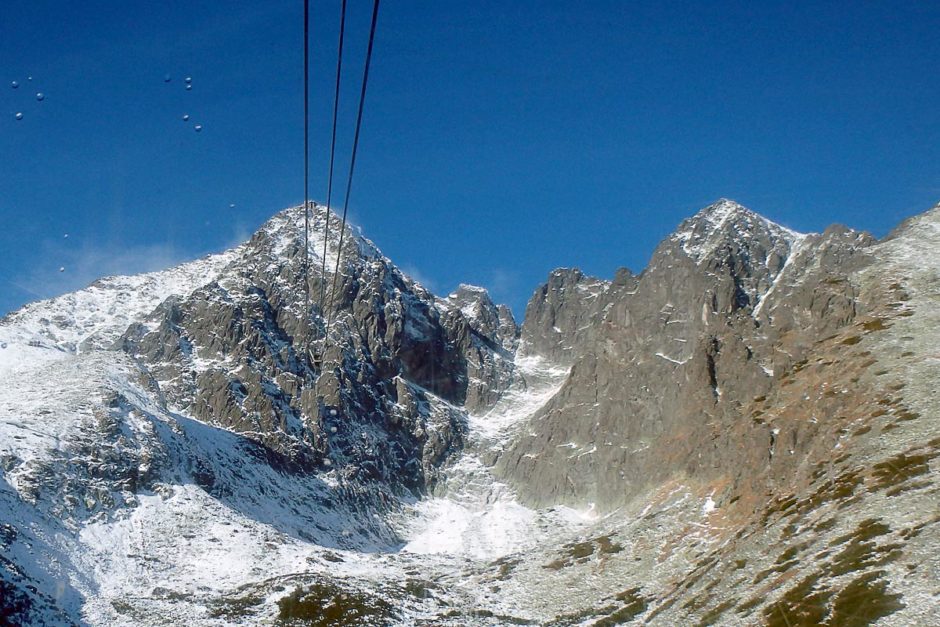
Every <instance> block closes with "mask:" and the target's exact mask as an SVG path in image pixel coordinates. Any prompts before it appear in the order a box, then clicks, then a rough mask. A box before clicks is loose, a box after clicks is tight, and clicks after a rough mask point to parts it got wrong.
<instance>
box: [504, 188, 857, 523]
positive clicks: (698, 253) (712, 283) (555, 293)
mask: <svg viewBox="0 0 940 627" xmlns="http://www.w3.org/2000/svg"><path fill="white" fill-rule="evenodd" d="M873 242H874V240H873V238H871V237H870V236H868V235H866V234H863V233H857V232H854V231H851V230H849V229H845V228H832V229H829V230H827V231H826V232H825V233H823V234H822V235H808V236H804V235H801V234H798V233H795V232H792V231H789V230H788V229H785V228H783V227H780V226H779V225H776V224H774V223H772V222H769V221H768V220H766V219H764V218H762V217H760V216H758V215H757V214H754V213H752V212H751V211H749V210H747V209H745V208H743V207H741V206H740V205H737V204H736V203H733V202H731V201H725V200H723V201H720V202H718V203H716V204H714V205H711V206H709V207H707V208H705V209H703V210H702V211H701V212H699V213H698V214H697V215H696V216H695V217H693V218H691V219H689V220H687V221H685V222H683V223H682V224H681V225H680V227H679V229H678V230H677V232H676V233H675V234H674V235H672V236H670V237H669V238H667V239H666V240H665V241H663V242H662V243H661V244H660V245H659V247H658V248H657V249H656V251H655V252H654V254H653V258H652V260H651V262H650V265H649V267H648V268H647V269H646V270H645V271H644V272H643V273H642V274H641V275H640V276H639V277H632V276H630V275H627V274H624V275H622V276H619V277H618V279H617V280H615V281H614V282H613V283H610V284H605V283H603V282H600V281H597V280H590V279H585V278H584V277H583V276H582V275H581V274H580V273H579V272H576V271H556V272H555V273H553V274H552V275H551V277H550V278H549V283H548V284H547V285H546V286H544V287H543V288H541V289H540V290H537V291H536V294H535V296H534V297H533V299H532V301H531V302H530V304H529V308H528V311H529V312H530V313H531V314H532V318H529V317H528V316H527V318H526V321H525V323H524V325H523V329H522V339H523V346H524V347H525V349H526V350H533V351H540V352H541V354H543V355H545V356H546V357H549V358H552V359H557V360H559V361H561V362H562V363H565V362H568V361H570V362H571V364H572V365H571V372H570V375H569V377H568V380H567V381H566V383H565V385H564V386H563V387H562V389H561V390H560V391H559V393H558V394H557V395H556V396H555V397H554V398H552V399H551V401H549V402H548V403H547V404H546V405H545V407H544V408H543V409H542V410H541V411H540V412H539V413H538V414H537V415H536V416H535V418H534V419H533V420H532V424H531V425H530V428H529V429H528V430H527V431H526V433H525V434H523V435H521V436H520V437H519V438H518V439H517V440H516V441H514V442H513V443H512V444H511V446H510V447H509V448H508V449H507V450H506V452H505V453H504V454H502V455H501V457H500V459H499V461H498V465H497V467H498V469H499V471H500V472H501V474H502V475H503V476H505V477H506V478H507V479H509V480H510V481H511V482H512V483H513V484H514V485H516V486H517V487H518V488H519V490H520V492H521V494H522V495H524V498H525V499H526V500H527V501H528V502H530V503H532V504H535V505H548V504H557V503H564V504H570V505H585V504H587V503H594V504H596V506H597V507H598V508H602V509H609V508H614V507H617V506H618V505H621V504H623V503H626V502H628V501H629V500H630V498H631V497H633V496H634V495H636V494H637V493H639V492H640V491H642V490H644V489H647V488H648V487H649V486H651V485H657V484H658V483H661V482H663V481H665V480H667V479H668V478H669V477H670V476H673V475H675V474H681V473H688V474H692V475H696V476H708V475H710V474H714V473H716V472H719V471H722V472H723V471H724V470H725V469H727V467H728V466H729V465H733V464H736V463H737V459H738V456H739V450H738V449H737V447H738V446H739V444H740V443H739V442H737V441H731V440H721V439H719V441H717V442H716V443H715V445H714V446H710V447H703V446H702V445H701V444H702V442H707V441H709V442H710V441H713V440H714V439H715V434H721V433H725V432H729V431H730V430H731V428H732V426H733V425H735V424H738V423H740V422H742V421H743V420H745V418H746V416H742V415H741V414H740V409H739V408H740V406H741V404H742V403H744V402H746V401H749V400H750V399H751V398H753V397H755V396H760V395H762V394H766V393H767V391H768V390H769V389H770V388H771V387H772V386H774V385H775V373H778V375H779V373H782V372H785V371H786V370H788V369H789V368H790V367H792V365H793V364H794V363H796V362H799V361H800V360H801V359H803V356H804V354H805V352H806V351H807V350H808V348H809V347H810V346H812V345H813V344H814V343H815V342H817V341H818V340H820V339H823V338H824V337H827V336H829V335H831V334H832V333H833V332H835V331H836V330H838V329H839V328H842V327H844V326H845V325H847V324H849V323H850V322H851V321H852V320H854V319H855V318H856V316H857V315H858V313H859V311H858V310H859V308H864V307H865V304H864V303H862V302H859V301H858V300H857V298H856V288H855V287H853V284H852V278H851V277H852V274H853V272H855V271H856V270H858V268H859V267H861V266H863V265H864V264H865V263H866V256H865V250H866V248H867V247H868V246H870V245H871V244H872V243H873ZM581 286H583V287H581ZM559 321H560V324H561V326H559ZM555 327H557V328H558V331H555ZM552 332H555V336H557V337H558V338H565V340H564V341H562V342H554V343H553V342H552V341H551V340H552V338H553V336H552V335H551V333H552ZM566 342H567V343H566ZM745 439H747V440H749V441H751V442H754V443H763V444H759V446H760V447H761V448H764V447H765V445H768V444H769V441H770V439H771V434H770V432H769V430H768V429H766V428H763V427H761V426H758V425H755V426H754V428H753V429H752V430H751V432H750V433H748V434H747V435H746V436H745Z"/></svg>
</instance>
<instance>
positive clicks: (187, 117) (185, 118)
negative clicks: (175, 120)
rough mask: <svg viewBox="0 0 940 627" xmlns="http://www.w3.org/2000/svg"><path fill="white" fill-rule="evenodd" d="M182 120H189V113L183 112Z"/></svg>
mask: <svg viewBox="0 0 940 627" xmlns="http://www.w3.org/2000/svg"><path fill="white" fill-rule="evenodd" d="M183 121H184V122H189V114H188V113H184V114H183Z"/></svg>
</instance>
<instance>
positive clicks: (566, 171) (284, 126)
mask: <svg viewBox="0 0 940 627" xmlns="http://www.w3.org/2000/svg"><path fill="white" fill-rule="evenodd" d="M797 4H798V5H799V6H794V5H797ZM3 5H4V6H3V19H2V20H0V219H2V228H0V246H2V250H3V254H2V255H0V314H2V313H4V312H7V311H9V310H11V309H14V308H17V307H19V306H21V305H22V304H24V303H25V302H27V301H30V300H34V299H36V298H39V297H48V296H52V295H55V294H57V293H61V292H63V291H67V290H70V289H76V288H80V287H82V286H84V285H85V284H87V283H88V282H90V281H91V280H93V279H94V278H96V277H97V276H100V275H104V274H112V273H128V272H139V271H143V270H153V269H158V268H162V267H165V266H167V265H169V264H171V263H174V262H176V261H182V260H185V259H189V258H192V257H196V256H199V255H201V254H205V253H207V252H212V251H218V250H221V249H223V248H225V247H226V246H229V245H231V244H233V243H236V242H238V241H240V240H241V239H244V238H245V237H247V235H248V234H250V232H252V231H253V230H254V229H255V228H257V226H258V225H260V224H261V223H262V222H263V221H264V220H265V219H266V218H267V217H269V216H270V215H271V214H273V213H275V212H276V211H278V210H280V209H282V208H284V207H286V206H288V205H291V204H297V203H299V202H300V201H301V200H302V197H303V187H302V178H301V177H302V135H301V130H302V100H301V94H302V91H301V90H302V65H301V63H302V57H301V51H302V48H301V46H302V22H301V20H302V10H303V9H302V7H303V4H302V2H300V0H291V1H289V2H286V1H283V0H265V2H257V1H254V0H252V1H239V0H232V1H226V2H220V1H217V0H214V1H201V2H193V1H188V2H183V1H167V2H148V3H143V2H118V1H117V0H112V1H109V2H104V1H93V0H92V1H89V2H82V3H74V2H65V1H64V0H63V1H59V2H50V1H42V0H4V3H3ZM370 8H371V3H370V2H367V1H366V0H350V1H349V14H350V17H349V19H350V24H349V27H350V28H349V31H348V35H347V42H348V50H349V51H350V55H349V57H348V58H347V60H346V67H347V68H348V70H349V72H347V74H346V78H347V79H348V80H347V81H346V82H345V83H344V94H343V95H344V98H345V107H344V108H343V110H342V116H343V117H344V119H346V120H347V121H348V122H347V123H346V124H345V125H344V126H342V127H341V128H340V133H341V146H340V150H341V153H340V154H341V160H340V162H339V163H340V167H339V171H340V172H341V173H342V172H344V171H345V167H346V165H345V164H346V163H347V161H346V159H348V149H349V144H350V142H351V137H352V128H351V124H350V122H352V120H353V119H354V115H355V110H354V106H355V102H354V99H355V95H356V94H357V91H358V81H359V80H360V71H361V61H362V57H363V54H364V50H365V44H366V35H367V28H368V20H369V17H370ZM312 11H313V18H314V25H313V33H314V36H315V37H316V41H315V42H314V44H313V49H312V55H313V57H312V67H313V72H314V74H313V77H312V87H313V93H312V112H311V113H312V118H311V123H312V133H313V135H312V140H311V141H312V147H313V152H312V155H311V158H312V177H313V178H312V184H311V185H312V190H313V192H312V195H313V197H314V198H317V199H321V200H322V199H323V198H324V197H325V195H326V194H325V189H326V185H325V173H326V166H327V159H326V157H327V155H326V151H327V148H328V140H329V136H328V133H329V129H328V126H327V124H328V120H329V115H330V106H331V91H330V90H331V81H332V80H333V79H332V75H331V73H332V71H333V68H332V65H333V62H334V60H333V56H334V54H335V36H336V28H337V22H338V11H339V2H338V1H337V0H331V1H329V2H325V1H321V0H312ZM937 32H940V3H936V2H845V3H839V2H820V3H816V2H813V3H791V2H781V3H774V2H708V3H705V2H701V3H686V2H649V3H638V2H636V3H635V2H601V1H597V2H578V3H573V2H556V1H546V0H543V1H538V2H536V1H520V2H511V3H510V2H504V1H501V2H497V1H492V2H491V1H486V0H475V1H474V2H449V1H442V2H431V1H425V2H413V1H407V0H386V1H385V2H384V3H383V6H382V12H381V15H380V17H379V26H378V34H377V38H376V48H375V57H374V60H373V68H372V75H371V79H370V86H369V95H368V100H367V103H366V112H365V121H364V126H363V131H362V140H361V146H360V155H359V162H358V164H357V174H356V180H355V183H354V189H353V195H352V201H351V213H352V216H353V218H354V220H355V221H356V222H357V223H358V224H360V225H361V226H362V227H363V229H364V231H365V233H366V235H367V236H369V237H370V238H372V239H373V240H374V241H375V242H376V243H377V244H378V245H379V247H380V248H382V250H383V251H384V252H385V254H386V255H388V256H389V257H391V258H392V259H393V260H394V261H395V262H396V263H398V264H399V265H400V266H401V267H402V268H404V269H405V270H406V271H409V272H411V273H412V274H414V275H416V276H417V277H418V278H419V279H420V280H422V281H424V282H426V283H427V284H428V285H429V286H430V287H431V288H432V289H434V290H435V291H437V292H439V293H446V292H448V291H450V290H451V289H453V288H454V287H455V286H456V285H457V284H458V283H460V282H470V283H476V284H480V285H483V286H486V287H488V288H489V289H490V290H491V292H492V293H493V295H494V297H495V298H496V299H497V300H501V301H504V302H507V303H509V304H510V305H511V306H512V307H513V308H514V309H515V311H516V313H517V314H521V313H522V311H523V309H524V306H525V302H526V300H527V299H528V297H529V295H530V294H531V293H532V291H533V290H534V289H535V287H536V286H537V284H538V283H539V282H541V281H543V280H544V278H545V276H546V275H547V274H548V272H549V271H550V270H552V269H553V268H555V267H558V266H577V267H580V268H582V269H583V270H584V271H586V272H588V273H591V274H595V275H599V276H602V277H611V276H612V275H613V273H614V271H615V269H616V268H617V267H619V266H627V267H630V268H631V269H633V270H635V271H639V270H641V269H642V268H643V267H644V266H645V264H646V262H647V260H648V258H649V255H650V253H651V251H652V249H653V248H654V246H655V245H656V243H657V242H658V241H659V240H660V239H661V238H662V237H664V236H665V235H667V234H668V233H669V232H671V231H672V230H673V229H674V228H675V226H676V225H677V224H678V223H679V222H680V221H681V220H682V219H683V218H685V217H687V216H689V215H691V214H692V213H694V212H695V211H697V210H698V209H700V208H701V207H703V206H704V205H706V204H708V203H709V202H711V201H713V200H715V199H717V198H719V197H730V198H734V199H735V200H738V201H739V202H741V203H743V204H745V205H747V206H749V207H751V208H752V209H754V210H756V211H758V212H760V213H763V214H764V215H766V216H768V217H770V218H771V219H774V220H776V221H778V222H781V223H783V224H785V225H786V226H789V227H791V228H795V229H798V230H802V231H810V230H821V229H823V228H825V226H826V225H828V224H830V223H833V222H842V223H845V224H849V225H851V226H854V227H858V228H864V229H867V230H870V231H872V232H873V233H874V234H876V235H878V236H882V235H884V234H885V233H887V231H888V230H890V228H892V227H893V226H894V225H895V224H896V223H897V222H899V221H900V220H901V219H903V218H904V217H907V216H909V215H912V214H914V213H918V212H920V211H923V210H926V209H927V208H929V207H930V206H932V205H933V204H935V203H936V202H937V201H938V200H940V107H938V106H937V103H938V102H940V81H938V79H937V68H938V67H940V38H937V36H936V33H937ZM165 74H170V75H171V76H172V80H171V82H170V83H165V82H164V80H163V77H164V75H165ZM29 76H32V77H33V78H32V81H28V80H27V77H29ZM186 76H191V77H192V78H193V89H192V91H189V92H187V91H185V90H184V87H183V85H184V82H183V79H184V77H186ZM14 80H16V81H18V82H19V83H20V87H19V88H18V89H12V88H11V87H10V82H11V81H14ZM37 91H42V92H43V93H44V94H45V95H46V99H45V100H44V101H42V102H38V101H36V99H35V94H36V92H37ZM17 112H22V113H23V114H24V116H23V119H22V120H19V121H17V120H15V117H14V115H15V113H17ZM184 113H188V114H189V115H190V116H191V120H190V122H189V123H186V122H183V121H182V120H181V116H182V115H183V114H184ZM195 123H200V124H202V125H203V131H202V132H201V133H195V132H194V130H193V124H195ZM340 187H342V186H340ZM231 204H234V205H235V207H234V208H231V207H230V205H231ZM334 204H336V200H334ZM65 234H68V237H67V238H66V237H65ZM60 267H64V268H65V271H64V272H59V268H60Z"/></svg>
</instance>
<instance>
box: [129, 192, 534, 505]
mask: <svg viewBox="0 0 940 627" xmlns="http://www.w3.org/2000/svg"><path fill="white" fill-rule="evenodd" d="M312 213H313V218H314V219H313V232H314V233H321V232H322V228H323V221H324V220H325V216H326V213H325V210H324V209H322V208H317V209H315V210H312ZM302 225H303V209H302V208H294V209H289V210H287V211H284V212H282V213H280V214H278V215H277V216H275V217H274V218H272V219H271V220H270V221H269V222H268V223H267V224H265V225H264V226H263V227H262V228H261V229H260V230H259V231H258V232H257V233H256V234H255V235H254V236H253V237H252V239H251V241H250V242H249V243H248V245H247V246H246V248H245V249H244V252H243V254H241V255H239V256H237V257H236V258H235V259H233V260H232V262H231V263H230V264H229V266H228V267H227V268H225V270H224V272H223V273H222V277H221V278H220V279H219V280H217V281H213V282H211V283H209V284H208V285H205V286H204V287H202V288H200V289H198V290H197V291H195V292H194V293H192V294H191V295H190V296H188V297H187V298H185V299H183V300H178V299H172V300H169V301H167V302H165V303H163V304H162V305H161V306H160V307H159V308H158V309H157V311H155V312H154V313H153V314H152V315H151V316H150V317H149V318H148V320H147V321H146V322H144V323H142V324H137V325H134V326H132V327H131V328H130V329H129V330H128V332H127V333H126V334H125V335H124V337H123V338H122V340H121V341H120V345H121V347H122V348H123V349H124V350H126V351H127V352H129V353H130V354H131V355H133V356H135V357H136V358H138V359H139V360H140V361H141V363H142V364H144V365H145V366H146V368H147V370H148V372H149V374H150V376H151V377H152V378H153V380H154V381H155V382H156V385H158V386H159V389H160V390H161V393H162V394H163V398H165V400H166V402H167V403H168V404H169V405H170V406H171V407H175V408H178V409H179V410H181V411H185V412H186V413H189V414H191V415H193V416H195V417H197V418H199V419H200V420H203V421H205V422H207V423H209V424H213V425H218V426H221V427H224V428H227V429H231V430H233V431H236V432H238V433H242V434H246V435H248V436H249V437H251V438H253V439H256V440H257V441H259V442H261V443H263V444H264V445H265V446H267V447H269V448H271V449H272V450H274V451H276V452H277V453H279V454H281V455H284V456H285V457H286V458H287V459H289V460H291V462H292V463H293V466H294V469H295V470H312V469H314V468H316V467H318V466H320V465H322V464H326V465H330V466H336V467H340V468H343V469H344V471H345V472H346V474H348V478H355V477H358V478H362V479H367V480H381V481H384V482H387V483H389V484H391V485H394V486H401V487H406V488H409V489H418V490H423V489H424V488H426V487H428V486H429V485H430V484H431V483H433V482H434V480H435V478H436V476H437V468H438V467H439V466H440V465H441V464H442V463H443V461H444V460H445V459H446V458H447V456H448V455H449V454H451V453H453V452H454V451H456V450H459V449H460V447H461V441H462V437H463V432H464V428H465V427H464V422H465V419H464V417H463V414H462V413H461V411H460V410H459V409H457V408H458V407H461V406H466V408H467V409H471V410H472V409H480V408H485V407H486V406H488V405H489V404H492V403H493V402H495V401H496V400H497V399H498V397H499V395H500V392H501V390H502V389H503V387H504V386H505V385H506V384H508V383H504V382H508V381H510V380H511V376H512V370H513V368H512V358H513V352H514V349H515V342H516V337H517V335H518V331H517V329H516V325H515V322H514V321H513V319H512V315H511V314H510V313H509V311H508V309H506V308H505V307H496V306H495V305H494V304H493V303H492V301H490V299H489V296H488V295H487V294H486V293H485V291H482V290H478V289H477V290H475V291H474V290H470V289H469V288H468V289H465V290H461V291H460V292H458V293H457V294H455V295H454V296H452V297H451V298H450V299H443V300H435V297H434V296H433V295H432V294H430V293H429V292H427V291H426V290H425V289H424V288H422V287H421V286H420V285H418V284H416V283H414V282H413V281H411V280H410V279H408V278H406V277H405V276H404V275H402V274H401V272H399V270H398V269H397V268H395V267H394V266H393V265H392V264H391V263H390V262H389V261H388V259H386V258H384V257H383V256H382V255H381V253H380V252H379V251H378V249H376V248H375V246H374V245H373V244H372V243H371V242H369V241H368V240H366V239H364V238H362V237H361V236H360V235H358V234H357V233H355V232H354V231H353V230H352V229H347V232H346V234H345V236H344V242H343V244H342V250H341V251H340V250H339V245H340V244H339V240H338V236H339V234H338V233H335V232H334V233H333V234H332V237H331V239H330V242H329V250H328V252H327V259H328V261H329V263H328V267H331V266H332V265H333V263H335V261H334V260H335V257H336V255H337V254H338V253H339V254H340V260H341V264H340V277H339V279H338V281H337V289H336V292H335V295H334V297H333V298H332V299H330V298H329V293H330V291H331V287H332V283H331V282H332V273H331V272H329V271H328V272H327V277H326V282H325V283H323V285H322V287H323V288H324V290H325V292H326V294H327V296H326V297H325V298H324V301H325V302H323V303H321V302H318V301H319V293H320V289H321V282H322V281H323V280H324V279H323V277H322V276H321V275H320V272H319V269H320V255H322V254H323V249H322V239H320V240H319V241H313V242H312V245H311V262H310V274H309V283H308V285H307V287H308V289H309V292H310V297H309V299H308V297H307V295H306V293H305V291H304V287H303V285H304V284H303V276H304V274H303V263H304V251H303V242H304V236H303V230H302ZM334 231H335V229H334ZM331 304H332V308H331V309H329V307H330V305H331ZM329 316H332V318H333V321H334V322H333V327H332V329H331V332H330V335H329V338H328V339H327V340H324V339H323V332H322V329H323V326H324V324H325V321H324V320H323V318H324V317H329ZM308 349H309V350H308ZM317 354H319V355H318V356H319V357H320V359H321V360H322V362H318V360H317V359H316V358H315V357H314V356H315V355H317Z"/></svg>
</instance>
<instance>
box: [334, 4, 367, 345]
mask: <svg viewBox="0 0 940 627" xmlns="http://www.w3.org/2000/svg"><path fill="white" fill-rule="evenodd" d="M378 17H379V0H375V1H374V4H373V5H372V26H371V27H370V29H369V47H368V49H367V50H366V63H365V69H364V70H363V72H362V89H361V91H360V92H359V113H358V114H357V116H356V134H355V136H354V138H353V146H352V156H351V158H350V161H349V178H348V179H347V180H346V197H345V199H344V200H343V223H342V225H341V226H340V232H339V247H338V248H337V251H336V269H335V270H334V272H333V285H332V287H331V288H330V305H329V313H328V317H327V324H326V329H325V331H326V333H329V329H330V326H331V325H332V323H333V301H334V298H335V296H336V281H337V279H338V278H339V262H340V257H341V256H342V253H343V238H344V236H345V235H346V215H347V212H348V210H349V196H350V192H351V191H352V182H353V173H354V171H355V169H356V152H357V149H358V148H359V131H360V129H361V128H362V109H363V106H364V105H365V101H366V87H367V85H368V83H369V65H370V63H371V61H372V46H373V43H374V42H375V24H376V21H377V20H378Z"/></svg>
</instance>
